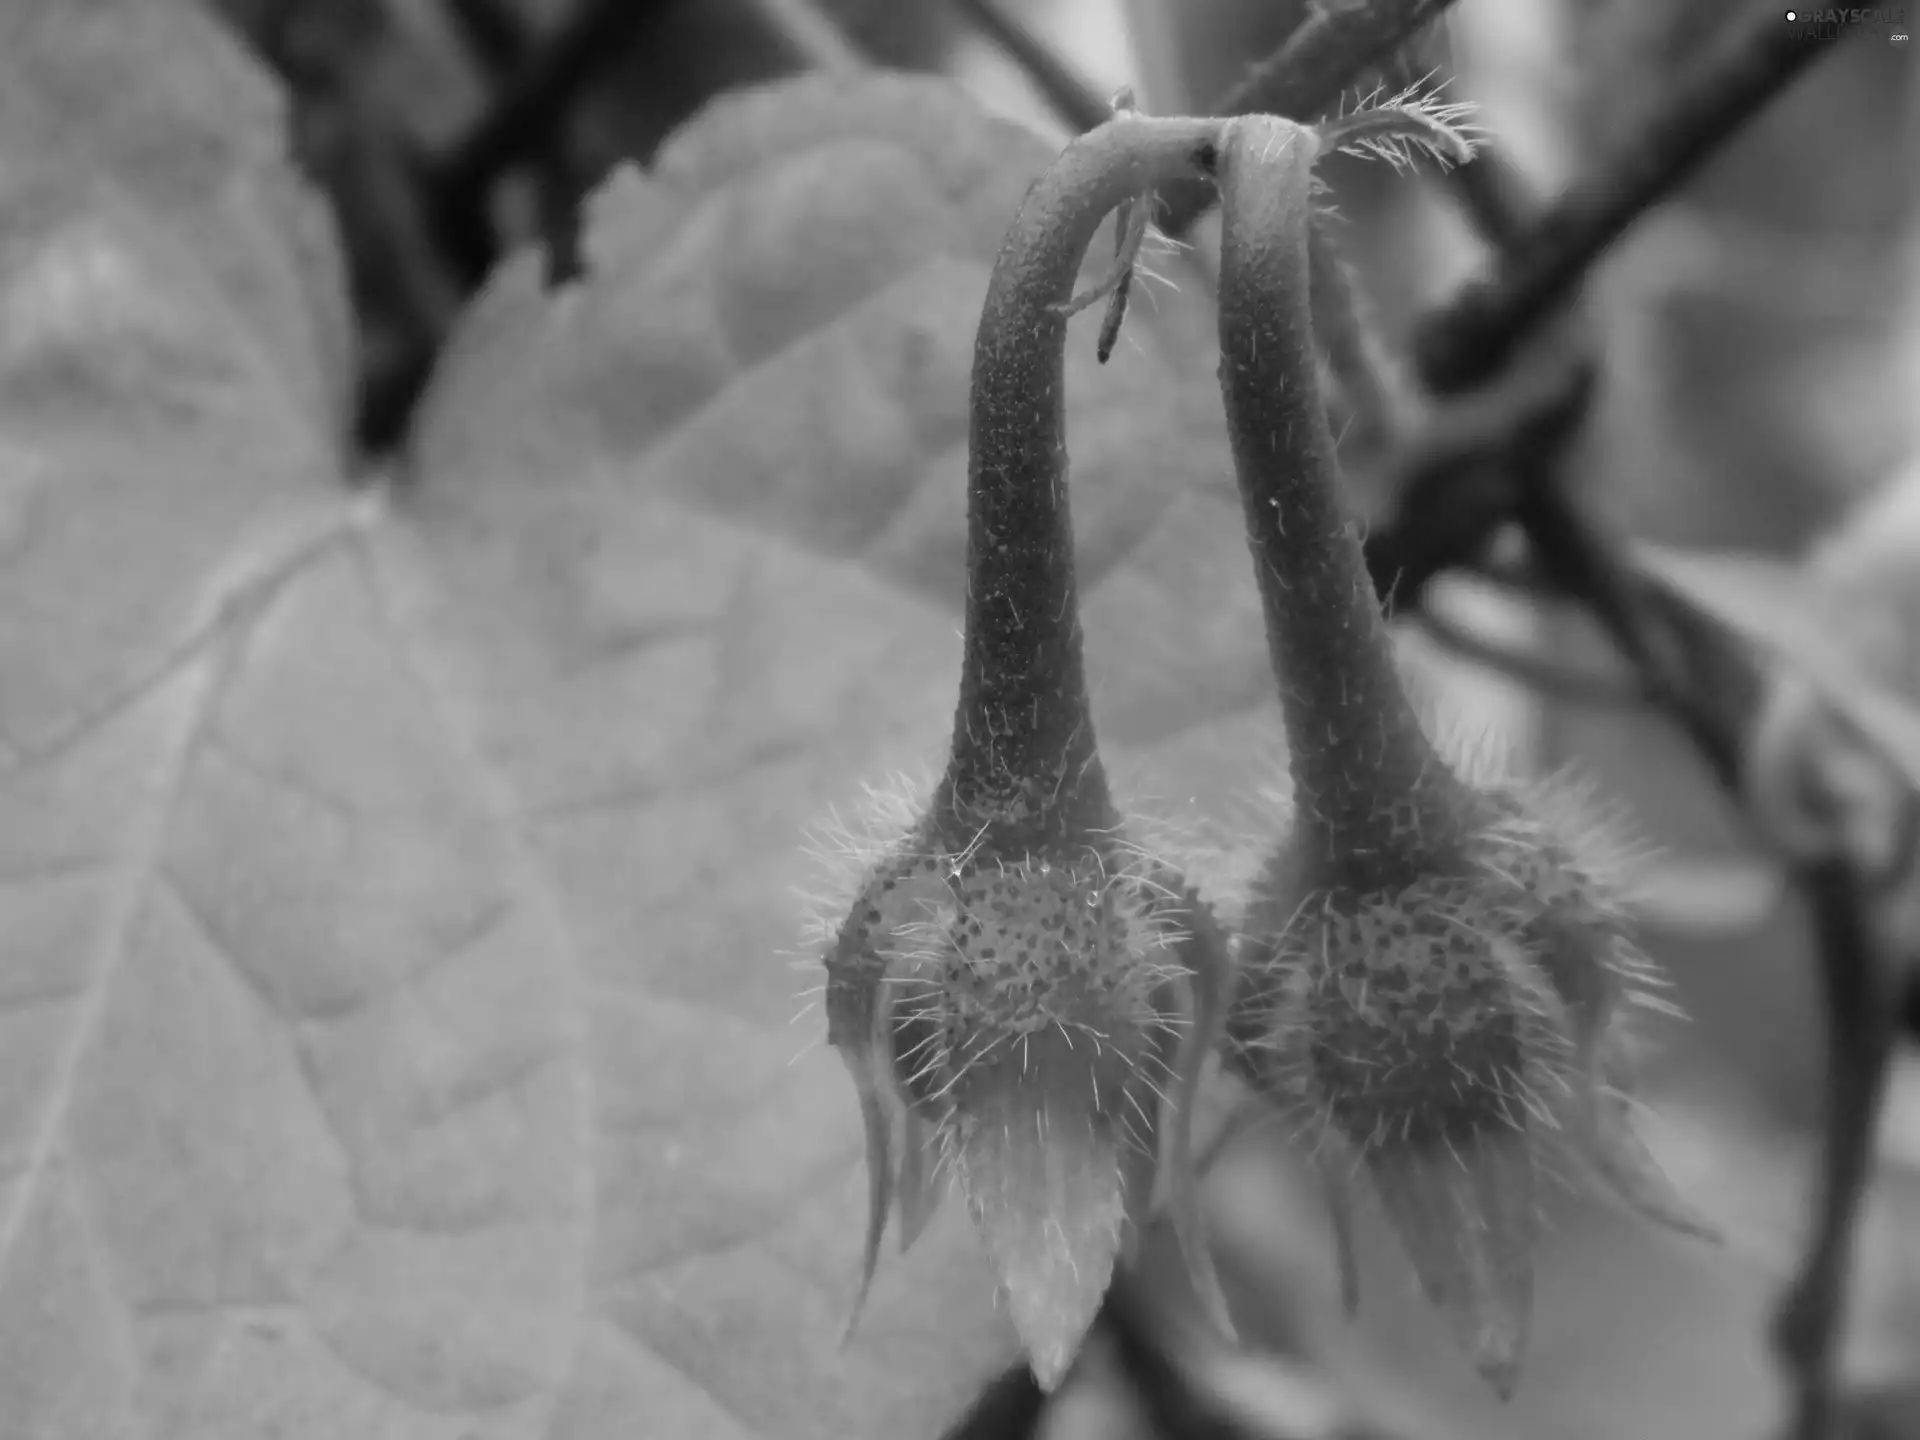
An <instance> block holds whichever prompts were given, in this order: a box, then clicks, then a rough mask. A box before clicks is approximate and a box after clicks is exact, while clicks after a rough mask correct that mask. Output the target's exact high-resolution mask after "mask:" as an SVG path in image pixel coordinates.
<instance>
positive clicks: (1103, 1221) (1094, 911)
mask: <svg viewBox="0 0 1920 1440" xmlns="http://www.w3.org/2000/svg"><path fill="white" fill-rule="evenodd" d="M1173 880H1174V876H1173V874H1172V872H1170V871H1168V870H1167V869H1166V868H1165V867H1163V866H1161V865H1160V864H1159V863H1158V862H1156V861H1154V860H1152V859H1151V858H1149V857H1146V856H1144V855H1143V854H1141V853H1140V852H1139V851H1138V850H1137V849H1135V848H1133V847H1132V846H1130V845H1129V844H1128V842H1127V841H1125V840H1124V839H1123V838H1122V837H1121V835H1120V832H1119V829H1118V826H1117V825H1116V826H1114V827H1112V828H1109V829H1106V830H1103V831H1100V832H1093V833H1088V834H1086V835H1084V836H1082V837H1081V838H1080V839H1079V840H1078V841H1076V842H1070V843H1056V844H1048V845H1045V846H1042V847H1038V848H1033V849H1023V850H1022V851H1021V852H1020V853H1018V854H1008V853H1006V852H1004V851H1003V850H1000V849H998V848H997V847H995V846H993V845H991V844H990V843H988V842H987V841H986V840H985V838H984V836H983V834H982V833H981V832H980V831H979V830H977V829H976V830H975V831H973V832H972V834H971V835H969V836H965V837H963V836H962V835H961V834H960V833H959V830H958V828H957V827H955V828H947V827H942V826H938V825H934V824H929V823H922V824H920V825H918V826H916V827H915V828H914V829H913V831H912V832H911V833H910V834H909V835H908V837H907V838H905V839H903V840H901V841H900V842H898V843H897V844H896V845H895V846H893V847H892V848H891V849H890V851H889V852H888V854H887V855H886V858H884V859H883V860H882V861H881V862H880V863H879V864H878V865H877V866H875V867H874V868H873V869H872V871H871V872H870V873H869V874H868V876H867V877H866V880H865V882H864V884H863V885H862V886H861V889H860V892H859V895H858V897H857V898H856V899H855V901H854V903H853V905H852V907H851V909H850V910H849V911H848V912H847V914H846V918H845V920H844V921H843V923H842V924H841V925H840V926H839V927H838V930H837V932H836V933H835V934H834V936H833V938H832V940H831V942H830V944H829V945H828V946H827V948H826V952H825V957H824V958H825V964H826V970H827V977H828V978H827V992H826V993H827V1002H826V1009H827V1024H828V1038H829V1040H830V1041H831V1043H832V1044H833V1045H834V1046H835V1047H836V1048H837V1049H839V1051H840V1053H841V1055H842V1057H843V1058H844V1059H845V1061H846V1063H847V1066H848V1069H849V1071H850V1072H851V1073H852V1075H853V1078H854V1082H855V1087H856V1091H857V1093H858V1095H859V1097H860V1104H861V1112H862V1117H863V1123H864V1126H865V1131H866V1137H867V1163H868V1176H869V1200H870V1210H869V1218H868V1228H867V1242H866V1253H865V1260H864V1264H863V1272H862V1281H861V1290H860V1294H861V1297H862V1298H864V1296H865V1293H866V1289H867V1286H868V1284H869V1283H870V1282H871V1279H872V1275H873V1271H874V1267H875V1266H876V1264H877V1262H878V1256H879V1248H880V1241H881V1236H882V1232H883V1230H884V1228H885V1224H886V1219H887V1216H888V1214H889V1212H890V1211H891V1210H892V1209H893V1208H894V1207H895V1206H896V1205H897V1206H898V1208H899V1210H900V1213H901V1220H902V1244H903V1247H904V1246H905V1245H906V1244H908V1243H910V1242H911V1239H912V1237H913V1234H914V1233H916V1232H917V1225H910V1219H918V1220H923V1219H924V1217H925V1215H926V1214H927V1213H928V1212H929V1211H930V1210H931V1205H932V1197H933V1195H934V1193H936V1192H935V1187H936V1186H944V1185H945V1184H946V1183H947V1182H948V1181H954V1182H957V1183H958V1185H959V1187H960V1190H961V1192H962V1194H963V1195H964V1196H965V1197H966V1201H967V1205H968V1209H969V1211H970V1213H971V1215H972V1218H973V1220H974V1223H975V1225H976V1227H977V1228H978V1230H979V1232H980V1235H981V1238H982V1241H983V1242H984V1244H985V1246H986V1249H987V1252H988V1254H989V1256H990V1258H991V1259H992V1261H993V1263H994V1267H995V1270H996V1273H997V1274H998V1275H999V1277H1000V1280H1001V1284H1002V1287H1003V1289H1004V1291H1005V1294H1006V1297H1007V1301H1008V1306H1009V1310H1010V1312H1011V1314H1012V1317H1013V1320H1014V1323H1015V1326H1016V1327H1017V1328H1018V1330H1019V1332H1020V1334H1021V1337H1022V1339H1023V1340H1024V1341H1025V1343H1026V1346H1027V1349H1028V1353H1029V1357H1030V1359H1031V1362H1032V1364H1033V1368H1034V1371H1035V1373H1036V1375H1038V1376H1039V1378H1040V1380H1041V1383H1042V1384H1043V1385H1046V1386H1049V1387H1051V1385H1053V1384H1054V1383H1056V1382H1057V1380H1058V1379H1059V1377H1060V1376H1061V1375H1062V1374H1063V1373H1064V1372H1065V1369H1066V1367H1067V1365H1068V1363H1069V1362H1070V1361H1071V1360H1072V1358H1073V1355H1074V1354H1075V1352H1076V1351H1077V1349H1078V1346H1079V1342H1080V1339H1081V1337H1082V1336H1083V1335H1084V1334H1085V1332H1086V1329H1087V1326H1088V1325H1089V1324H1090V1323H1091V1321H1092V1318H1093V1315H1094V1313H1095V1311H1096V1310H1097V1309H1098V1308H1099V1305H1100V1301H1101V1299H1102V1297H1103V1296H1104V1294H1105V1292H1106V1286H1107V1282H1108V1279H1109V1277H1110V1275H1111V1273H1112V1269H1113V1266H1114V1264H1115V1262H1116V1260H1117V1259H1119V1258H1122V1257H1123V1256H1125V1255H1126V1254H1127V1253H1129V1251H1130V1248H1131V1245H1132V1243H1133V1241H1134V1239H1135V1238H1136V1236H1137V1234H1138V1231H1139V1228H1140V1225H1141V1223H1142V1222H1143V1221H1144V1220H1145V1218H1146V1215H1147V1212H1148V1206H1149V1202H1150V1199H1151V1194H1152V1189H1153V1185H1154V1181H1155V1176H1156V1168H1157V1165H1158V1163H1159V1159H1160V1156H1161V1155H1162V1154H1163V1153H1164V1151H1165V1149H1166V1140H1167V1134H1168V1124H1169V1122H1168V1121H1167V1120H1166V1119H1165V1118H1164V1116H1165V1106H1166V1104H1167V1102H1168V1101H1169V1098H1170V1095H1171V1093H1172V1091H1173V1090H1174V1088H1175V1087H1176V1085H1177V1084H1178V1083H1179V1082H1178V1081H1177V1079H1176V1075H1177V1073H1178V1072H1179V1070H1180V1069H1181V1068H1182V1066H1183V1064H1184V1063H1186V1062H1183V1061H1182V1056H1183V1055H1187V1054H1188V1053H1189V1049H1190V1047H1187V1046H1183V1044H1182V1041H1183V1038H1184V1037H1185V1036H1187V1035H1188V1034H1189V1033H1190V1031H1191V1029H1192V1025H1193V1019H1194V1016H1195V1015H1196V1013H1197V1012H1198V1011H1199V1009H1200V1008H1201V1004H1202V1002H1201V999H1200V993H1199V990H1198V989H1197V988H1196V983H1195V981H1196V976H1195V967H1196V966H1199V967H1201V968H1204V967H1206V966H1208V965H1209V964H1210V963H1211V962H1210V961H1209V960H1208V959H1207V956H1208V955H1210V954H1214V953H1217V951H1218V946H1217V939H1216V938H1215V937H1212V936H1211V935H1210V933H1208V932H1207V931H1206V929H1205V927H1207V926H1209V925H1210V921H1209V920H1208V918H1207V916H1206V913H1205V911H1204V910H1203V909H1201V908H1200V907H1199V905H1198V902H1197V900H1196V899H1195V898H1194V897H1193V896H1192V895H1191V893H1190V892H1188V893H1184V894H1183V893H1181V892H1179V891H1177V890H1176V889H1174V888H1173V886H1172V884H1171V883H1170V882H1172V881H1173ZM1195 924H1198V925H1199V926H1201V927H1202V933H1201V935H1200V937H1199V938H1198V939H1196V935H1195V931H1194V930H1193V928H1192V926H1193V925H1195ZM1209 983H1211V984H1213V985H1215V986H1217V983H1218V982H1217V979H1216V980H1214V981H1211V982H1209ZM1198 1061H1199V1057H1198V1056H1197V1055H1196V1056H1192V1058H1191V1062H1190V1063H1191V1064H1192V1065H1193V1066H1195V1067H1197V1065H1198ZM902 1139H904V1140H905V1144H904V1147H903V1146H902V1145H901V1144H900V1141H901V1140H902ZM929 1148H930V1161H931V1163H920V1162H921V1158H922V1156H923V1155H924V1154H926V1153H927V1152H928V1150H929ZM857 1309H858V1302H856V1313H857Z"/></svg>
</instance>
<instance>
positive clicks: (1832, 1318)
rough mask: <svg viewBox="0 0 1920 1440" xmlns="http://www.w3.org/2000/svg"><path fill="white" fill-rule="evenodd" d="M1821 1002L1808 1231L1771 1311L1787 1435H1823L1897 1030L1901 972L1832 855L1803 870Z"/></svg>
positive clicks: (1853, 881)
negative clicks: (1815, 1191) (1813, 1199)
mask: <svg viewBox="0 0 1920 1440" xmlns="http://www.w3.org/2000/svg"><path fill="white" fill-rule="evenodd" d="M1802 881H1803V883H1804V885H1805V886H1806V891H1807V895H1808V898H1809V899H1810V900H1811V902H1812V904H1813V912H1814V926H1815V929H1816V931H1817V933H1818V935H1819V941H1820V958H1821V966H1820V975H1821V980H1822V982H1823V985H1824V988H1825V991H1826V1002H1827V1007H1826V1008H1827V1094H1826V1123H1825V1127H1824V1130H1823V1141H1822V1156H1821V1169H1820V1187H1819V1195H1818V1200H1817V1204H1816V1209H1815V1220H1814V1225H1813V1236H1812V1239H1811V1241H1810V1242H1809V1244H1808V1246H1807V1253H1806V1256H1805V1258H1804V1259H1803V1260H1802V1262H1801V1266H1800V1271H1799V1273H1798V1274H1797V1275H1796V1277H1795V1278H1794V1281H1793V1283H1792V1284H1791V1285H1790V1286H1788V1288H1787V1294H1786V1298H1785V1299H1784V1300H1783V1302H1782V1303H1781V1305H1780V1308H1779V1310H1778V1311H1777V1312H1776V1314H1775V1317H1774V1325H1773V1341H1774V1348H1775V1349H1776V1350H1777V1351H1778V1352H1779V1354H1780V1357H1781V1359H1782V1361H1783V1362H1784V1363H1785V1364H1786V1366H1787V1368H1788V1370H1789V1372H1790V1374H1791V1376H1792V1378H1793V1381H1794V1384H1795V1388H1796V1390H1797V1392H1798V1393H1797V1395H1796V1397H1795V1399H1796V1404H1795V1416H1794V1429H1793V1432H1792V1433H1793V1435H1794V1436H1795V1437H1796V1440H1824V1437H1825V1436H1827V1435H1828V1434H1829V1433H1830V1431H1829V1424H1830V1420H1831V1417H1832V1415H1833V1411H1834V1402H1835V1399H1836V1396H1835V1391H1834V1375H1833V1361H1834V1346H1835V1339H1836V1335H1837V1332H1838V1330H1839V1325H1840V1321H1841V1319H1842V1317H1843V1313H1844V1311H1845V1309H1846V1294H1847V1277H1848V1272H1849V1270H1850V1269H1851V1267H1852V1260H1853V1249H1854V1234H1855V1231H1856V1230H1857V1229H1858V1222H1859V1212H1860V1202H1861V1198H1862V1195H1863V1193H1864V1191H1865V1189H1866V1184H1867V1180H1868V1178H1869V1175H1870V1172H1871V1170H1872V1166H1873V1136H1874V1132H1875V1130H1876V1128H1877V1127H1878V1124H1879V1119H1880V1107H1881V1104H1882V1102H1883V1101H1884V1099H1885V1098H1886V1082H1887V1069H1888V1065H1889V1063H1890V1061H1891V1060H1892V1057H1893V1045H1894V1039H1895V1036H1896V1035H1897V1033H1898V1029H1899V1018H1898V1013H1897V1010H1898V1005H1899V1000H1900V997H1899V994H1898V991H1897V988H1896V987H1897V985H1898V977H1896V976H1895V975H1894V974H1893V973H1892V967H1891V966H1889V965H1887V964H1886V963H1885V958H1884V957H1883V956H1880V955H1878V954H1876V947H1875V946H1874V943H1873V940H1872V937H1871V935H1870V934H1869V933H1868V930H1867V927H1866V923H1865V913H1866V907H1865V905H1864V903H1863V902H1864V898H1865V897H1864V896H1863V894H1862V893H1861V887H1860V884H1859V880H1858V877H1856V876H1854V875H1853V874H1852V873H1851V872H1850V870H1849V868H1848V867H1847V866H1846V865H1845V864H1843V863H1840V862H1834V861H1830V862H1827V863H1824V864H1820V865H1816V866H1813V867H1810V868H1808V869H1807V870H1805V871H1803V872H1802Z"/></svg>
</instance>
